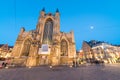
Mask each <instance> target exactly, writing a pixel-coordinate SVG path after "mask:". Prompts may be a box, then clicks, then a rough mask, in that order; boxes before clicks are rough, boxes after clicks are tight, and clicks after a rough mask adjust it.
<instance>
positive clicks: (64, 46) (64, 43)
mask: <svg viewBox="0 0 120 80" xmlns="http://www.w3.org/2000/svg"><path fill="white" fill-rule="evenodd" d="M61 56H68V44H67V41H66V40H62V41H61Z"/></svg>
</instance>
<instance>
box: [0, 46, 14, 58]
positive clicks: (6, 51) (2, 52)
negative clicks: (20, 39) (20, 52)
mask: <svg viewBox="0 0 120 80" xmlns="http://www.w3.org/2000/svg"><path fill="white" fill-rule="evenodd" d="M12 48H13V46H8V44H0V58H9V57H11V52H12Z"/></svg>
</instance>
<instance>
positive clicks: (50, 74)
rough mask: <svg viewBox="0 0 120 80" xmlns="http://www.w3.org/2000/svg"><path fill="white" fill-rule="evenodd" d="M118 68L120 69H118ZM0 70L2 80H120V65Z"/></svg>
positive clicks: (0, 79)
mask: <svg viewBox="0 0 120 80" xmlns="http://www.w3.org/2000/svg"><path fill="white" fill-rule="evenodd" d="M116 66H118V67H116ZM116 66H111V65H105V66H102V65H87V66H80V67H77V68H69V67H53V68H52V69H50V68H49V67H47V66H45V67H33V68H14V69H0V80H120V65H116Z"/></svg>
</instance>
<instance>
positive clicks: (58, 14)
mask: <svg viewBox="0 0 120 80" xmlns="http://www.w3.org/2000/svg"><path fill="white" fill-rule="evenodd" d="M55 17H56V18H58V19H59V17H60V13H59V10H58V8H57V9H56V13H55Z"/></svg>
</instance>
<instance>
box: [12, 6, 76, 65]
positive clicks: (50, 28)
mask: <svg viewBox="0 0 120 80" xmlns="http://www.w3.org/2000/svg"><path fill="white" fill-rule="evenodd" d="M75 55H76V48H75V41H74V33H73V31H71V32H69V33H65V32H61V31H60V13H59V10H58V9H57V10H56V13H55V14H52V13H45V9H44V8H43V9H42V11H41V12H40V16H39V19H38V23H37V26H36V29H35V30H31V31H28V32H26V31H25V28H21V30H20V33H19V35H18V38H17V40H16V43H15V45H14V48H13V51H12V56H13V57H14V60H13V62H14V63H16V64H23V65H26V66H39V65H69V64H71V63H72V60H73V58H74V57H75Z"/></svg>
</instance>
